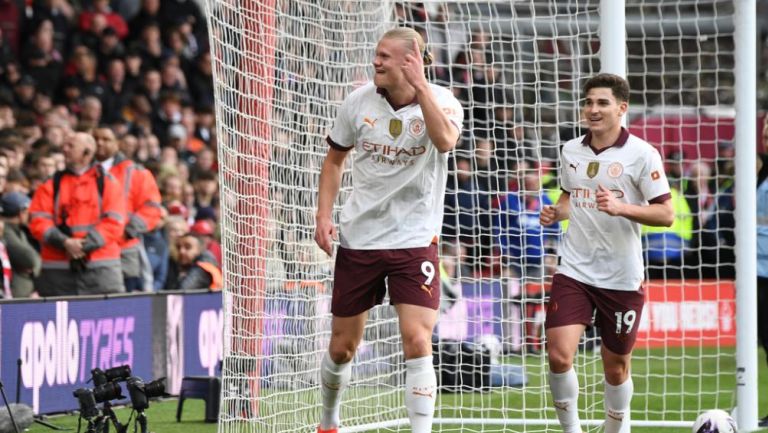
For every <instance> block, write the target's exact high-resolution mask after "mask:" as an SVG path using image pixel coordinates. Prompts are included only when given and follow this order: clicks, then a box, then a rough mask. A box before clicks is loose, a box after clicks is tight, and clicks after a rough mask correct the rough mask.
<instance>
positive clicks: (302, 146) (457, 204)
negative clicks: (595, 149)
mask: <svg viewBox="0 0 768 433" xmlns="http://www.w3.org/2000/svg"><path fill="white" fill-rule="evenodd" d="M205 3H206V12H207V17H208V26H209V32H210V38H211V39H210V40H211V57H212V61H213V71H214V81H215V97H216V119H217V127H216V130H217V143H218V161H219V164H220V166H219V174H220V179H221V188H220V189H221V208H222V215H221V226H222V247H223V251H224V263H223V269H224V281H225V284H224V291H223V292H224V309H225V317H226V324H225V329H224V333H225V338H224V342H225V347H224V351H225V355H224V357H225V359H224V363H223V369H222V376H223V377H222V399H221V413H220V419H219V427H218V431H219V432H222V433H235V432H268V433H278V432H292V433H293V432H314V431H315V428H316V427H317V423H318V421H319V414H320V400H319V384H318V380H319V374H318V368H319V365H320V359H321V356H322V355H323V353H324V352H325V351H326V349H327V343H328V340H329V338H330V318H331V316H330V295H331V292H332V289H333V287H332V286H333V284H332V282H333V279H332V270H333V261H332V260H331V259H330V258H328V257H326V256H325V254H324V253H322V252H321V251H319V250H318V248H317V247H316V245H315V244H314V241H313V234H314V212H315V209H316V196H317V186H318V174H319V171H320V166H321V164H322V161H323V158H324V157H325V154H326V151H327V147H326V144H325V136H326V135H327V133H328V131H329V129H330V127H331V125H332V122H333V119H334V118H335V113H336V109H337V108H338V106H339V105H340V104H341V102H342V101H343V99H344V97H345V96H346V95H347V94H348V93H349V92H350V91H351V90H353V89H354V88H356V87H357V86H359V85H360V84H362V83H364V82H366V81H368V80H369V79H371V76H372V75H371V74H372V67H371V61H372V58H373V50H374V47H375V44H376V42H377V41H378V39H379V37H380V36H381V35H382V34H383V33H384V32H385V31H387V30H388V29H390V28H392V27H394V26H396V25H408V26H412V27H415V28H417V29H418V30H419V31H421V32H423V34H424V35H425V36H426V39H427V44H428V47H429V49H430V50H431V51H432V52H433V54H434V55H435V57H436V62H435V65H433V67H431V68H430V71H429V74H430V80H431V81H433V82H437V83H440V84H442V85H445V86H447V87H449V88H451V89H452V90H453V91H454V93H455V94H456V95H457V96H458V97H459V99H460V100H461V101H462V103H463V104H464V105H465V107H466V113H467V116H466V117H465V124H464V129H465V130H466V131H467V134H466V136H464V137H463V138H462V143H461V144H460V145H459V146H458V148H457V150H456V151H455V152H453V155H452V156H451V170H452V171H451V176H450V180H449V184H448V194H447V196H446V217H445V227H444V233H443V238H442V239H441V260H442V261H443V265H444V267H445V269H446V273H447V274H448V275H449V276H450V277H451V278H450V281H451V282H452V288H453V289H454V290H455V291H456V292H457V293H459V294H460V295H461V296H459V297H457V298H456V299H454V300H453V301H452V302H449V303H446V305H444V307H445V308H444V311H443V312H442V314H441V319H440V323H439V324H438V327H437V329H436V344H435V348H440V347H442V346H441V345H442V344H444V343H451V344H452V343H453V342H464V343H466V345H467V347H471V348H473V349H472V350H477V351H478V352H479V353H485V354H486V355H487V356H486V358H487V361H485V363H479V364H478V363H476V362H474V361H472V360H471V359H470V358H471V357H462V356H458V359H459V361H458V362H459V365H457V366H455V369H453V370H451V369H449V368H448V366H446V365H438V366H437V367H436V370H438V374H439V375H441V374H446V375H447V376H445V378H444V380H445V379H448V380H453V379H451V375H453V377H454V378H455V377H460V378H461V380H464V382H462V383H461V384H459V386H458V387H457V388H454V389H451V390H450V391H452V392H441V394H440V396H439V398H438V401H437V408H436V413H435V427H434V431H436V432H458V431H471V432H502V431H508V429H509V428H510V427H512V428H514V429H515V431H525V432H545V431H550V430H554V431H559V426H558V424H557V421H556V417H555V414H554V410H553V409H552V408H551V398H550V397H549V394H548V387H547V384H546V357H545V354H544V350H543V348H544V346H543V344H544V342H543V341H542V338H543V336H542V327H541V324H542V321H543V307H544V303H545V301H546V297H545V295H546V287H547V284H548V278H550V277H551V274H550V273H549V270H551V267H552V263H553V262H554V260H555V259H556V254H557V252H556V245H550V244H549V243H548V240H547V239H545V236H544V235H543V234H539V235H538V237H537V236H528V235H525V234H522V233H521V232H519V231H518V232H509V233H507V234H508V239H513V240H514V242H516V243H517V245H518V246H517V249H510V248H509V245H507V244H504V243H503V242H502V241H501V240H500V239H501V237H502V235H501V233H503V232H502V231H503V230H509V227H511V226H512V225H514V224H518V225H519V224H522V223H523V222H524V221H525V218H526V217H528V216H530V215H529V214H528V213H527V211H526V210H525V209H518V210H510V209H505V208H503V207H502V205H501V204H500V203H502V202H503V201H504V199H505V197H507V196H508V194H510V193H517V192H519V191H528V192H530V193H534V194H537V197H539V198H541V197H543V196H544V195H547V196H551V195H552V194H556V193H557V191H558V190H559V187H558V184H557V169H558V165H559V146H560V144H561V143H562V142H564V140H565V139H567V138H572V137H575V136H578V135H579V134H580V133H581V132H580V124H579V101H580V99H581V98H582V97H583V95H581V90H580V88H581V85H582V84H583V81H584V80H585V79H586V78H587V77H589V76H591V75H594V74H595V73H598V72H601V71H603V72H613V73H617V74H620V75H624V76H626V77H627V78H628V80H629V82H630V85H631V88H632V93H631V104H630V106H631V110H632V111H631V112H630V115H628V116H627V127H628V128H629V129H630V131H631V132H632V133H634V134H636V135H639V136H641V137H644V138H645V139H646V140H647V141H649V142H651V143H652V144H654V145H655V146H657V147H658V148H659V150H660V151H661V152H662V156H663V157H666V156H668V155H672V154H675V153H676V152H677V153H679V154H680V155H683V156H682V158H680V159H678V160H675V161H674V162H671V164H673V165H675V164H676V166H677V168H679V169H680V170H681V172H683V173H687V172H688V171H689V170H691V169H692V167H694V166H696V167H699V166H702V165H706V166H708V167H710V169H711V170H712V172H711V174H710V176H711V179H713V181H714V182H717V181H719V180H723V179H733V178H735V184H736V188H734V189H731V190H728V191H723V194H726V195H728V194H730V196H729V197H730V198H733V197H736V201H738V202H739V207H738V208H737V209H736V216H737V217H736V224H735V228H734V227H732V228H730V229H729V230H730V231H731V233H732V234H733V235H734V236H735V237H736V239H737V242H736V246H733V245H719V246H717V247H713V248H715V250H712V249H707V248H706V247H696V248H694V247H693V246H692V245H691V246H690V247H689V249H687V250H685V251H684V253H685V258H684V259H681V261H679V262H665V263H658V262H653V261H652V262H650V263H649V266H648V267H649V277H650V283H649V289H648V290H647V291H648V293H649V294H648V303H647V306H646V310H645V314H644V315H643V316H644V317H643V323H642V324H641V325H640V326H641V333H640V340H639V342H638V345H637V352H636V354H635V356H634V358H633V378H634V380H635V395H634V398H633V402H632V425H633V426H647V427H661V426H669V427H685V426H690V425H691V423H692V422H693V420H694V419H695V418H696V416H697V415H698V414H699V413H701V412H702V411H704V410H707V409H713V408H720V409H726V410H731V409H733V408H734V407H735V406H736V405H737V403H738V410H737V414H736V417H737V421H738V422H739V425H740V427H741V429H742V430H746V431H749V430H754V429H756V427H757V425H756V422H757V388H756V386H757V385H756V384H757V365H756V361H757V352H756V347H755V345H754V341H756V324H755V323H756V313H755V312H754V311H752V310H753V309H752V308H739V314H738V315H736V314H735V312H734V308H733V307H734V305H736V306H751V305H754V304H755V299H756V286H755V281H756V276H755V260H754V259H753V258H754V257H756V248H755V245H754V238H755V236H754V233H755V226H754V215H755V208H754V200H755V199H754V193H755V192H754V188H753V187H752V186H753V185H754V184H755V178H754V175H755V174H754V173H750V170H735V172H734V171H728V170H729V167H731V168H732V167H733V166H734V164H735V166H737V167H754V157H755V155H754V145H755V143H756V141H757V138H756V135H755V124H754V121H755V117H756V107H755V102H754V95H755V82H754V70H756V68H755V57H754V56H755V55H754V53H755V51H756V49H755V46H754V42H755V22H754V17H755V13H756V12H755V10H754V9H755V5H754V1H746V0H738V1H725V0H711V1H697V2H691V1H686V0H672V1H658V0H653V1H648V0H645V1H640V0H626V2H625V1H623V0H622V1H618V0H602V1H601V0H566V1H557V2H553V1H541V0H522V1H521V0H498V1H486V2H476V1H428V2H423V3H422V2H410V1H405V2H395V1H392V0H384V1H375V0H348V1H340V0H206V2H205ZM750 18H751V19H750ZM750 41H751V42H750ZM750 77H751V78H750ZM742 95H747V96H746V97H742ZM704 107H715V108H716V109H717V110H713V111H728V110H733V109H735V112H736V116H735V118H734V117H728V116H718V115H705V114H703V113H705V110H704ZM656 112H659V113H665V114H663V115H657V114H654V113H656ZM670 112H671V113H677V114H672V115H670V114H669V113H670ZM689 112H690V113H694V114H692V115H684V114H682V113H689ZM731 141H732V142H735V143H736V146H737V152H736V156H735V157H734V156H733V154H732V153H730V154H729V153H725V152H724V151H723V149H722V148H721V145H722V143H724V142H731ZM738 150H744V151H742V152H740V151H738ZM670 161H671V160H670ZM348 168H349V167H347V169H348ZM457 168H458V169H459V170H457ZM467 168H468V170H469V171H468V172H466V173H465V171H464V169H467ZM689 180H690V179H689ZM691 181H692V180H691ZM526 182H529V183H531V184H536V185H538V187H536V188H532V189H530V188H529V187H528V186H526ZM350 191H351V184H350V179H349V176H345V177H344V181H343V184H342V189H341V194H340V201H339V202H338V203H337V206H336V208H335V213H334V218H337V217H338V211H339V210H340V205H339V203H342V202H343V201H344V200H345V199H346V197H347V196H348V194H349V192H350ZM718 215H720V214H719V213H718ZM689 216H691V215H689ZM691 217H693V216H691ZM561 230H565V227H562V228H561ZM722 230H726V229H723V228H722V227H721V228H720V231H722ZM713 233H715V234H717V233H718V232H717V230H716V229H712V228H711V227H708V226H705V225H702V226H700V227H699V228H697V229H696V231H694V233H693V235H694V236H696V237H700V238H705V237H706V236H708V235H711V234H713ZM536 245H539V246H543V247H542V250H543V253H542V254H541V255H538V256H532V255H531V254H530V253H529V252H528V251H532V250H535V248H533V247H534V246H536ZM687 248H688V247H687ZM736 248H738V251H736ZM521 251H522V252H521ZM710 253H713V254H710ZM734 256H735V257H740V258H741V257H746V258H749V259H744V260H738V261H736V260H735V259H733V257H734ZM710 257H714V259H712V260H714V261H713V262H707V260H709V258H710ZM729 267H731V268H733V267H735V269H736V271H737V273H738V275H739V279H738V281H737V282H736V284H738V288H737V289H736V286H735V285H734V280H733V278H732V275H727V274H726V273H725V271H722V269H726V268H729ZM705 307H706V308H710V307H711V308H710V309H709V310H706V309H705ZM707 311H709V312H712V314H714V316H712V315H707V313H706V312H707ZM713 319H714V320H713ZM729 320H731V321H736V327H735V328H734V327H733V326H729V325H728V323H729V322H728V321H729ZM737 331H738V332H737ZM598 339H599V338H598V337H596V336H595V335H592V336H591V337H589V338H587V339H585V340H584V342H583V344H581V345H580V346H581V348H580V352H579V355H578V357H577V361H576V362H577V365H576V370H577V373H578V375H579V382H580V387H581V389H580V391H581V393H580V401H579V410H580V414H581V418H582V419H583V420H584V421H583V424H584V425H585V426H588V427H589V430H590V431H596V429H597V428H599V426H600V424H601V423H602V420H603V408H602V392H600V391H601V389H602V388H601V384H602V369H601V364H600V356H599V351H596V344H597V341H598ZM467 350H469V349H467ZM441 359H442V358H441ZM488 360H489V361H488ZM494 366H496V367H494ZM498 366H513V367H514V369H517V370H515V371H520V372H521V374H520V377H521V378H522V379H521V382H520V383H516V384H515V386H507V385H503V386H491V385H489V384H488V383H486V382H484V380H485V379H481V380H480V381H479V382H477V383H475V382H473V380H474V379H471V378H474V377H482V378H490V377H491V375H492V373H493V372H494V371H495V372H499V371H502V370H504V368H506V367H501V368H500V367H498ZM451 368H453V367H451ZM512 369H513V368H512V367H509V368H508V369H507V370H504V371H511V370H512ZM467 378H470V379H467ZM489 380H490V379H489ZM403 385H404V362H403V356H402V351H401V345H400V338H399V331H398V326H397V317H396V315H395V313H394V311H393V309H392V308H391V307H389V306H387V305H384V306H379V307H376V308H374V309H373V310H371V312H370V317H369V320H368V323H367V325H366V328H365V334H364V339H363V343H362V344H361V347H360V349H359V351H358V353H357V356H356V357H355V359H354V362H353V373H352V382H351V384H350V387H349V389H348V391H347V392H346V393H345V395H344V397H343V402H342V414H341V417H342V422H343V425H344V428H342V429H341V430H340V431H342V432H368V431H371V432H373V431H405V429H406V428H407V423H408V421H407V416H406V414H405V410H404V408H403V397H402V387H403ZM443 389H444V391H445V390H447V389H448V388H446V387H444V388H443Z"/></svg>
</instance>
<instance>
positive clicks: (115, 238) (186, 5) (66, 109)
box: [0, 0, 221, 298]
mask: <svg viewBox="0 0 768 433" xmlns="http://www.w3.org/2000/svg"><path fill="white" fill-rule="evenodd" d="M213 104H214V97H213V80H212V73H211V58H210V53H209V48H208V36H207V29H206V22H205V19H204V16H203V15H202V11H201V10H200V7H199V6H198V4H197V3H196V2H195V1H192V0H162V1H161V0H141V1H140V2H137V1H134V0H112V1H110V0H83V1H78V0H35V1H26V2H25V1H16V0H7V1H0V193H1V194H2V195H1V196H0V205H2V212H0V221H1V222H0V232H1V234H2V240H3V242H2V243H0V263H1V264H2V267H3V271H4V272H3V275H4V282H3V286H2V290H0V292H2V294H3V297H5V298H10V297H14V298H21V297H29V296H32V297H34V296H51V295H81V294H103V293H114V292H123V291H154V290H179V289H180V290H189V289H206V290H207V289H217V288H219V287H220V285H221V272H220V268H219V266H220V263H221V248H220V246H219V242H218V241H217V239H218V231H219V229H218V225H217V224H218V221H219V192H218V179H217V174H216V173H217V169H216V168H217V161H216V133H215V124H214V122H215V119H214V108H213ZM55 173H59V174H55ZM115 197H120V199H119V200H117V199H116V198H115ZM112 270H116V271H117V274H115V273H114V272H112Z"/></svg>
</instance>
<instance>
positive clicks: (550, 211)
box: [539, 205, 557, 226]
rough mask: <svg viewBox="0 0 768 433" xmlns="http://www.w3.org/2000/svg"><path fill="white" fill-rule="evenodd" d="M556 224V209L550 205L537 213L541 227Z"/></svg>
mask: <svg viewBox="0 0 768 433" xmlns="http://www.w3.org/2000/svg"><path fill="white" fill-rule="evenodd" d="M556 222H557V208H556V207H554V206H552V205H546V206H544V207H542V208H541V212H540V213H539V223H540V224H541V225H543V226H551V225H552V224H554V223H556Z"/></svg>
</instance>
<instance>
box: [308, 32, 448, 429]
mask: <svg viewBox="0 0 768 433" xmlns="http://www.w3.org/2000/svg"><path fill="white" fill-rule="evenodd" d="M425 61H426V63H429V62H430V56H429V54H428V53H427V51H426V49H425V44H424V40H423V39H422V38H421V36H420V35H419V34H418V33H417V32H416V31H414V30H412V29H409V28H396V29H393V30H390V31H388V32H386V33H385V34H384V36H382V38H381V39H380V40H379V42H378V44H377V46H376V53H375V56H374V59H373V68H374V72H375V74H374V78H373V82H371V83H368V84H365V85H363V86H362V87H360V88H358V89H357V90H355V91H354V92H352V93H351V94H350V95H349V96H348V97H347V98H346V99H345V101H344V103H343V104H342V105H341V107H339V111H338V114H337V117H336V120H335V122H334V125H333V128H332V130H331V132H330V134H329V135H328V139H327V142H328V145H329V148H328V154H327V156H326V158H325V162H324V163H323V167H322V170H321V173H320V187H319V197H318V208H317V215H316V232H315V240H316V242H317V244H318V245H319V246H320V247H321V248H322V249H323V250H324V251H325V252H326V253H328V254H329V255H332V253H333V242H334V240H335V239H336V237H337V232H336V228H335V226H334V224H333V221H332V219H331V211H332V209H333V203H334V201H335V200H336V197H337V195H338V192H339V185H340V183H341V177H342V172H343V168H344V160H345V159H346V158H347V155H350V153H351V155H352V157H353V158H354V165H353V171H352V184H353V192H352V194H351V195H350V197H349V199H348V200H347V201H346V203H345V204H344V208H343V210H342V212H341V217H340V219H339V233H338V239H339V244H340V245H339V248H338V251H337V253H336V268H335V274H334V286H333V297H332V306H331V312H332V313H333V320H332V322H331V341H330V344H329V347H328V353H327V354H326V355H325V356H324V357H323V360H322V364H321V366H320V378H321V386H320V389H321V397H322V406H323V408H322V416H321V419H320V426H319V427H318V432H321V433H331V432H336V431H337V430H338V428H339V425H340V423H341V421H340V419H339V405H340V401H341V396H342V392H343V391H344V389H345V388H346V386H347V384H348V383H349V380H350V364H351V361H352V358H353V357H354V355H355V351H356V350H357V347H358V345H359V344H360V341H361V339H362V336H363V328H364V326H365V322H366V319H367V317H368V310H370V309H371V308H372V307H373V306H375V305H376V304H379V303H381V302H382V299H383V298H384V295H385V292H387V291H388V293H389V298H390V302H391V303H392V304H393V305H394V307H395V310H396V311H397V314H398V317H399V322H400V333H401V335H402V340H403V352H404V355H405V365H406V379H405V407H406V410H407V412H408V417H409V419H410V422H411V428H412V431H413V432H414V433H426V432H431V431H432V417H433V413H434V410H435V394H436V379H435V371H434V368H433V367H432V343H431V338H432V331H433V328H434V326H435V322H436V320H437V309H438V306H439V303H440V272H439V271H438V257H437V236H438V235H439V234H440V230H441V227H442V220H443V200H444V196H445V184H446V178H447V172H448V152H449V151H451V150H452V149H453V148H454V146H455V145H456V142H457V141H458V139H459V136H460V133H461V124H462V120H463V111H462V107H461V105H460V104H459V102H458V101H457V100H456V98H454V96H453V95H452V93H451V92H450V91H449V90H448V89H445V88H442V87H439V86H436V85H433V84H430V83H429V82H427V79H426V77H425V74H424V64H425ZM350 151H352V152H350Z"/></svg>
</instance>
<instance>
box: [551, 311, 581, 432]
mask: <svg viewBox="0 0 768 433" xmlns="http://www.w3.org/2000/svg"><path fill="white" fill-rule="evenodd" d="M585 328H586V326H585V325H565V326H559V327H556V328H549V329H547V330H546V335H547V358H548V360H549V376H548V379H549V390H550V392H551V393H552V402H553V404H554V406H555V412H556V413H557V419H558V420H559V421H560V426H561V427H562V428H563V432H564V433H581V423H580V422H579V413H578V402H579V380H578V378H577V377H576V370H575V369H574V368H573V358H574V356H575V354H576V350H577V348H578V345H579V339H580V338H581V335H582V334H583V333H584V329H585Z"/></svg>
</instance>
